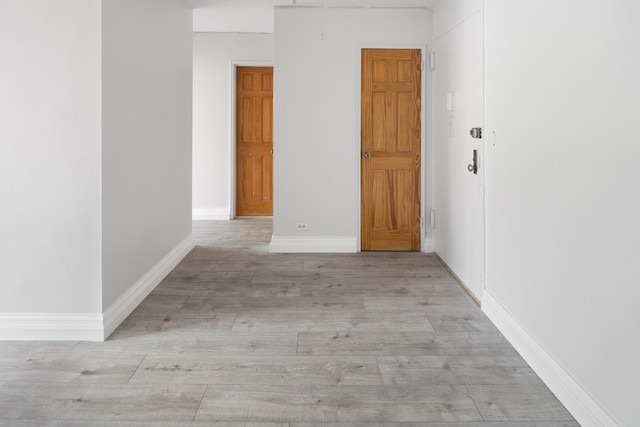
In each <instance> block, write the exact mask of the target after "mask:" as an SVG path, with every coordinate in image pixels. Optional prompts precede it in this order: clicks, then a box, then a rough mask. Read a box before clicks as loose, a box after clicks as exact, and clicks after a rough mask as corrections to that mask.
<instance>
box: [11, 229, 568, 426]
mask: <svg viewBox="0 0 640 427" xmlns="http://www.w3.org/2000/svg"><path fill="white" fill-rule="evenodd" d="M194 234H195V236H196V238H197V242H198V246H197V247H196V248H195V249H194V250H193V251H192V252H191V253H190V254H189V255H188V256H187V257H186V258H185V259H184V260H183V261H182V262H181V263H180V264H179V265H178V266H177V267H176V268H175V270H174V271H172V272H171V273H170V274H169V275H168V276H167V277H166V279H165V280H164V281H163V282H162V283H161V284H160V285H159V286H158V287H157V289H156V290H155V291H154V292H153V293H152V294H151V295H150V296H149V297H148V298H147V299H146V300H145V301H144V302H143V303H142V304H141V305H140V306H139V307H138V308H137V309H136V310H135V311H134V312H133V313H132V314H131V316H129V318H127V320H125V322H124V323H123V324H122V325H121V326H120V328H119V329H118V330H117V331H116V332H115V333H114V334H113V335H112V336H111V337H110V338H109V339H108V340H107V341H106V342H103V343H95V342H34V343H30V342H0V426H72V427H73V426H102V427H112V426H132V427H153V426H228V427H239V426H254V427H276V426H278V427H284V426H287V427H307V426H327V427H340V426H356V425H370V426H389V427H414V426H429V427H444V426H452V427H578V424H577V423H576V422H575V421H574V420H573V418H572V417H571V415H570V414H569V413H568V412H567V411H566V410H565V408H564V407H563V406H562V405H561V404H560V403H559V402H558V400H557V399H556V398H555V397H554V396H553V394H552V393H551V392H550V391H549V390H548V389H547V387H546V386H545V385H544V384H543V383H542V382H541V381H540V379H539V378H538V377H537V376H536V375H535V373H534V372H533V371H532V370H531V368H530V367H529V366H527V364H526V363H525V362H524V360H523V359H522V358H521V357H520V356H519V355H518V353H517V352H516V351H515V350H514V349H513V348H512V347H511V346H510V345H509V343H508V342H507V341H506V340H505V339H504V338H503V337H502V336H501V335H500V333H499V332H498V331H497V330H496V329H495V328H494V326H493V325H492V324H491V323H490V322H489V320H488V319H487V318H486V317H485V316H484V314H483V313H482V312H481V311H480V309H479V308H478V307H477V305H476V304H475V302H474V301H473V300H472V299H471V298H470V297H469V296H468V295H467V294H466V293H465V292H464V291H463V289H462V288H461V286H460V285H459V284H458V283H457V282H456V281H455V280H454V279H453V278H452V277H451V276H450V274H449V273H448V272H447V270H446V269H444V268H443V266H442V265H441V264H440V263H439V261H438V260H437V258H435V257H433V256H430V255H426V254H422V253H379V252H375V253H360V254H339V255H334V254H269V253H268V243H269V239H270V237H271V219H270V218H249V219H241V220H235V221H225V222H214V221H198V222H194Z"/></svg>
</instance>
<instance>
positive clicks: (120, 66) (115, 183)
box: [102, 0, 192, 323]
mask: <svg viewBox="0 0 640 427" xmlns="http://www.w3.org/2000/svg"><path fill="white" fill-rule="evenodd" d="M102 14H103V17H102V18H103V31H102V38H103V39H102V47H103V84H102V89H103V107H102V111H103V150H102V152H103V161H102V169H103V189H102V192H103V236H104V237H103V257H102V260H103V289H102V295H103V309H104V310H105V311H109V309H112V307H113V306H114V304H115V305H122V306H125V305H127V304H128V306H127V308H126V309H125V308H124V307H122V308H121V309H119V310H121V312H122V313H124V312H126V310H127V309H129V308H131V309H132V307H135V301H136V300H137V299H140V297H142V296H144V294H145V292H148V291H150V290H151V289H152V288H153V286H155V284H154V283H152V282H153V281H154V280H159V279H161V278H162V277H161V276H162V274H161V273H159V272H157V270H158V269H160V270H162V269H164V270H167V269H168V268H170V267H171V265H170V264H171V262H173V261H175V260H176V259H179V258H180V255H178V254H175V253H176V252H178V253H181V254H183V252H184V251H185V250H188V249H190V246H189V244H190V240H189V238H190V236H191V125H192V117H191V108H192V100H191V90H192V11H191V10H190V9H187V8H186V6H184V5H183V4H182V2H180V1H178V0H162V1H158V0H136V1H131V0H109V1H105V2H104V3H103V7H102ZM171 254H174V256H173V259H172V260H168V259H167V256H169V257H171ZM154 272H156V273H154ZM150 274H151V275H153V274H156V276H157V277H155V279H150V278H149V275H150ZM134 290H138V291H139V292H138V296H137V297H136V298H133V297H131V298H129V297H130V294H131V292H132V291H134ZM122 298H129V301H123V299H122ZM123 310H124V311H123ZM126 314H128V313H126ZM114 322H115V323H117V319H116V320H114Z"/></svg>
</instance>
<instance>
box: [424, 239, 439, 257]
mask: <svg viewBox="0 0 640 427" xmlns="http://www.w3.org/2000/svg"><path fill="white" fill-rule="evenodd" d="M422 248H423V252H426V253H433V252H435V251H436V240H435V239H434V238H433V237H427V238H425V239H424V246H423V247H422Z"/></svg>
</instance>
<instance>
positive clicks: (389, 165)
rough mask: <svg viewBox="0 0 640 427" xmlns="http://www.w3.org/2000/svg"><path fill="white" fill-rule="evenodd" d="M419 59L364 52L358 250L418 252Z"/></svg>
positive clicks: (402, 52)
mask: <svg viewBox="0 0 640 427" xmlns="http://www.w3.org/2000/svg"><path fill="white" fill-rule="evenodd" d="M421 62H422V51H421V50H419V49H363V50H362V98H361V99H362V106H361V108H362V119H361V120H362V123H361V125H362V129H361V139H362V141H361V144H362V157H361V162H362V168H361V171H362V201H361V203H362V207H361V209H362V218H361V227H362V230H361V248H362V250H388V251H418V250H420V162H421V160H420V144H421V129H420V126H421V124H420V108H421V107H420V99H421V98H420V94H421V88H420V87H421Z"/></svg>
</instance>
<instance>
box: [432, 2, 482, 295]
mask: <svg viewBox="0 0 640 427" xmlns="http://www.w3.org/2000/svg"><path fill="white" fill-rule="evenodd" d="M482 8H483V5H482V0H448V1H444V2H440V3H438V4H437V5H436V7H435V9H434V43H433V49H434V50H435V54H436V70H435V71H434V73H433V87H434V90H433V92H434V97H433V100H434V107H433V114H434V119H433V129H434V139H433V147H434V148H433V157H432V159H431V160H432V164H433V173H434V189H433V197H434V199H433V208H434V209H435V211H436V228H435V230H434V233H433V236H434V242H435V251H436V253H437V254H438V255H439V256H440V257H441V258H442V259H443V260H444V261H445V262H446V263H447V265H448V266H449V267H450V268H451V269H452V270H453V271H454V272H455V273H456V275H457V276H458V278H459V279H460V280H461V281H462V282H463V283H464V285H465V286H466V287H467V289H469V290H470V291H471V292H472V293H473V295H474V296H475V297H476V298H481V297H482V292H483V290H484V289H483V288H484V283H483V281H484V182H483V176H484V172H485V167H484V166H485V165H484V156H483V152H484V142H483V140H482V139H476V138H472V137H471V136H470V135H469V131H470V129H471V128H473V127H482V126H483V120H484V117H483V111H484V106H483V101H484V100H483V85H484V82H483V78H484V70H483V68H484V63H483V49H484V46H483V28H482V26H483V17H482ZM448 97H449V105H448V104H447V99H448ZM474 149H475V150H478V158H479V169H478V174H473V173H471V172H469V171H468V169H467V166H468V165H469V164H471V163H472V160H473V150H474Z"/></svg>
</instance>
